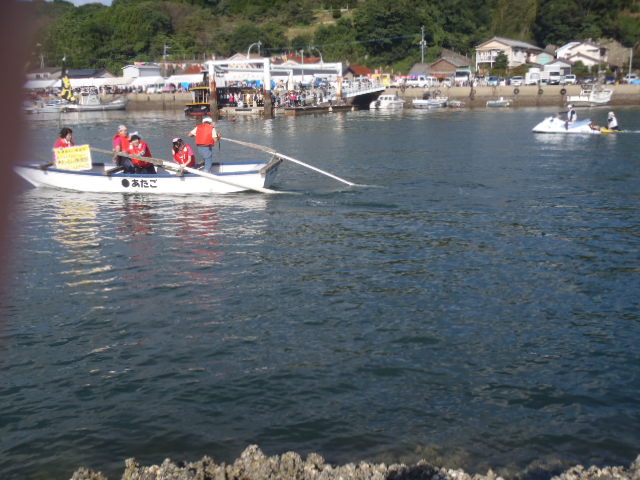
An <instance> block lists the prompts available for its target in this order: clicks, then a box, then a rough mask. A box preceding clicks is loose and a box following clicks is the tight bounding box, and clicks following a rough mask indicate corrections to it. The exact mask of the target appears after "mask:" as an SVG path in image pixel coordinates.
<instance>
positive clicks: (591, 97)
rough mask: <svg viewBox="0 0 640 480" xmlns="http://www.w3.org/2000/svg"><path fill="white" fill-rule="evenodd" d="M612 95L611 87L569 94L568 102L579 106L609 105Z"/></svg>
mask: <svg viewBox="0 0 640 480" xmlns="http://www.w3.org/2000/svg"><path fill="white" fill-rule="evenodd" d="M612 95H613V91H612V90H610V89H604V90H597V91H595V90H593V91H587V92H581V93H580V94H579V95H569V96H567V103H568V104H571V105H575V106H579V107H597V106H598V105H607V104H608V103H609V101H611V97H612Z"/></svg>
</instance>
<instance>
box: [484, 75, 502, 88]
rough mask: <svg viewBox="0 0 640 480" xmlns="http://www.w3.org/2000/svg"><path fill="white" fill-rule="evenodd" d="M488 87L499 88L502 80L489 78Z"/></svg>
mask: <svg viewBox="0 0 640 480" xmlns="http://www.w3.org/2000/svg"><path fill="white" fill-rule="evenodd" d="M487 85H489V86H490V87H497V86H498V85H500V78H499V77H488V78H487Z"/></svg>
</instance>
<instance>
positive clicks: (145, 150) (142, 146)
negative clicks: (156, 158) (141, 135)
mask: <svg viewBox="0 0 640 480" xmlns="http://www.w3.org/2000/svg"><path fill="white" fill-rule="evenodd" d="M127 153H129V154H130V155H140V156H141V157H151V150H149V145H147V144H146V143H145V142H143V141H142V140H141V141H140V143H139V144H138V146H137V147H135V146H134V145H133V143H131V144H129V148H128V149H127ZM131 161H132V162H133V164H134V165H135V166H136V167H140V168H144V167H150V166H151V165H153V163H151V162H145V161H144V160H139V159H137V158H132V159H131Z"/></svg>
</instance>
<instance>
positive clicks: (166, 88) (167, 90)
mask: <svg viewBox="0 0 640 480" xmlns="http://www.w3.org/2000/svg"><path fill="white" fill-rule="evenodd" d="M162 92H163V93H176V86H175V85H174V84H173V83H168V84H166V85H165V86H164V87H162Z"/></svg>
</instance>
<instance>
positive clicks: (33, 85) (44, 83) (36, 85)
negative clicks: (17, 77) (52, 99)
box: [23, 78, 61, 90]
mask: <svg viewBox="0 0 640 480" xmlns="http://www.w3.org/2000/svg"><path fill="white" fill-rule="evenodd" d="M60 85H61V83H60V79H59V78H55V79H51V78H48V79H46V80H27V82H26V83H25V84H24V87H23V88H25V89H27V90H37V89H40V88H52V87H59V86H60Z"/></svg>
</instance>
